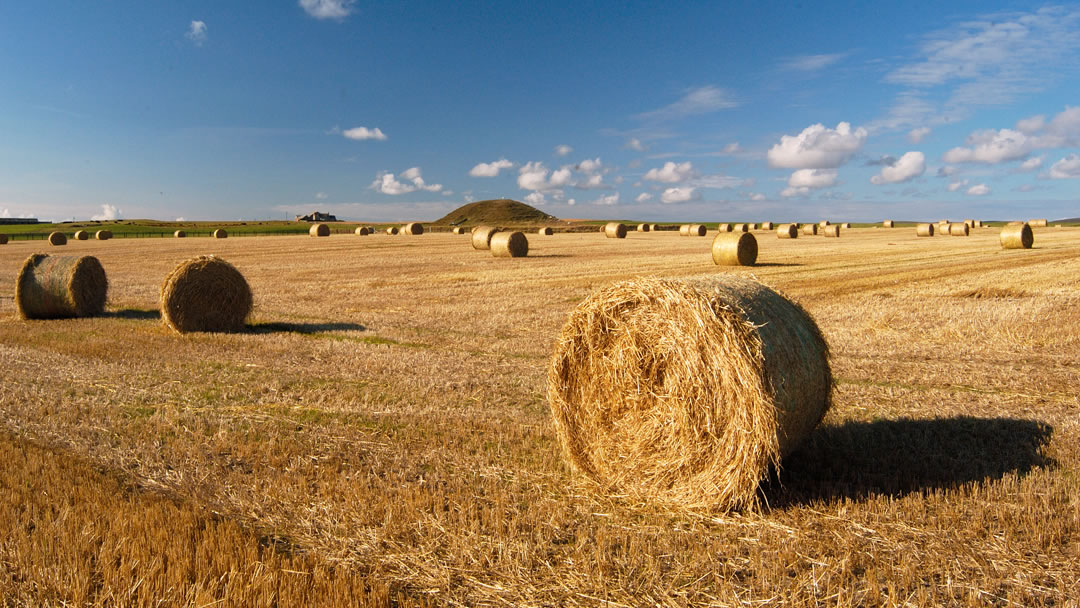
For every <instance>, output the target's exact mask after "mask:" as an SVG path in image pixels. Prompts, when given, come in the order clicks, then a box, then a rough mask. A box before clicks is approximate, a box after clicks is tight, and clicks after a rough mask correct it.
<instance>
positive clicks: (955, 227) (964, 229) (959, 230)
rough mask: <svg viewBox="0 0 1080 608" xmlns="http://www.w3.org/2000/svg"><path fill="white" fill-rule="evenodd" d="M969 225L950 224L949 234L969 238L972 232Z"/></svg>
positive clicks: (961, 223) (960, 223)
mask: <svg viewBox="0 0 1080 608" xmlns="http://www.w3.org/2000/svg"><path fill="white" fill-rule="evenodd" d="M970 230H971V229H970V228H968V225H967V224H965V223H963V222H953V223H952V224H949V234H951V235H953V236H967V235H968V233H969V232H970Z"/></svg>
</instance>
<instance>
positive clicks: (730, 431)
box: [548, 275, 833, 511]
mask: <svg viewBox="0 0 1080 608" xmlns="http://www.w3.org/2000/svg"><path fill="white" fill-rule="evenodd" d="M828 352H829V349H828V345H827V343H826V342H825V339H824V337H823V336H822V334H821V331H820V330H819V329H818V326H817V324H816V323H815V322H814V320H813V318H812V317H811V316H810V315H809V314H808V313H807V312H806V311H805V310H803V309H802V308H801V307H800V306H799V305H798V304H796V303H794V302H792V301H791V300H788V299H787V298H785V297H784V296H783V295H781V294H779V293H777V292H776V291H774V290H772V289H770V288H768V287H766V286H764V285H762V284H760V283H758V282H756V281H752V280H749V279H744V278H741V277H737V276H732V275H717V276H715V277H713V278H710V279H698V280H669V279H660V278H639V279H632V280H628V281H624V282H620V283H616V284H613V285H610V286H608V287H605V288H603V289H601V290H599V291H597V292H596V293H594V294H593V295H591V296H589V297H588V298H587V299H586V300H585V301H583V302H582V303H581V304H580V305H578V306H577V307H576V308H575V309H574V310H573V311H571V312H570V314H569V317H568V319H567V321H566V324H565V325H564V327H563V328H562V331H561V332H560V335H559V337H558V339H557V341H556V345H555V348H554V353H553V355H552V360H551V365H550V367H549V371H548V404H549V406H550V408H551V413H552V417H553V419H554V422H555V430H556V434H557V435H558V437H559V442H560V444H561V445H562V448H563V453H564V454H565V455H566V457H567V459H568V460H569V461H570V462H571V463H572V464H573V465H574V468H575V469H577V470H578V471H579V472H581V473H583V474H584V475H586V476H588V477H589V478H591V479H593V480H594V481H596V482H597V483H599V484H600V486H601V489H600V491H601V492H604V493H618V494H627V495H628V496H630V498H631V499H632V500H643V501H646V502H649V503H657V504H662V505H664V506H668V507H672V508H675V509H678V510H692V511H696V510H708V511H730V510H738V509H744V508H753V507H754V506H756V505H757V504H758V503H757V501H758V487H759V485H760V483H761V482H762V480H764V479H765V478H767V477H768V476H769V475H770V473H771V472H772V471H774V470H776V469H777V467H778V466H779V463H780V460H781V459H782V458H783V457H785V456H787V455H789V454H791V453H793V452H794V451H795V450H796V449H797V448H798V446H799V445H800V444H801V443H802V441H803V440H804V439H805V438H806V437H807V436H809V435H810V433H811V432H812V431H813V429H814V428H815V427H816V426H817V425H818V423H819V422H820V421H821V419H822V417H823V416H824V415H825V413H826V411H828V409H829V407H830V405H831V399H832V397H831V393H832V385H833V381H832V374H831V371H830V369H829V360H828ZM661 370H662V371H661Z"/></svg>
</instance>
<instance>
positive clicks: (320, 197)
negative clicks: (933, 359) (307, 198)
mask: <svg viewBox="0 0 1080 608" xmlns="http://www.w3.org/2000/svg"><path fill="white" fill-rule="evenodd" d="M315 198H316V199H317V200H320V201H324V200H326V198H327V194H326V193H325V192H316V193H315Z"/></svg>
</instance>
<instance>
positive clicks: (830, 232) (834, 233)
mask: <svg viewBox="0 0 1080 608" xmlns="http://www.w3.org/2000/svg"><path fill="white" fill-rule="evenodd" d="M822 233H824V234H825V236H826V237H832V238H839V237H840V226H838V225H836V224H829V225H828V226H825V229H824V230H822Z"/></svg>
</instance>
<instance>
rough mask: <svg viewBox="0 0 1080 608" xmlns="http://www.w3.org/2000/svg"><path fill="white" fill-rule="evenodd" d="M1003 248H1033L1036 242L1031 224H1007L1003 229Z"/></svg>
mask: <svg viewBox="0 0 1080 608" xmlns="http://www.w3.org/2000/svg"><path fill="white" fill-rule="evenodd" d="M1000 238H1001V248H1002V249H1031V245H1032V244H1033V243H1034V242H1035V233H1034V232H1032V231H1031V226H1028V225H1027V224H1024V223H1021V224H1020V225H1019V226H1005V227H1004V228H1002V229H1001V235H1000Z"/></svg>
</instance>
